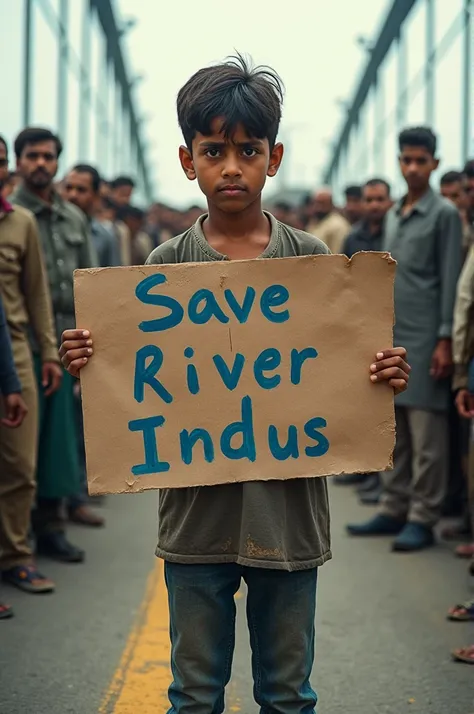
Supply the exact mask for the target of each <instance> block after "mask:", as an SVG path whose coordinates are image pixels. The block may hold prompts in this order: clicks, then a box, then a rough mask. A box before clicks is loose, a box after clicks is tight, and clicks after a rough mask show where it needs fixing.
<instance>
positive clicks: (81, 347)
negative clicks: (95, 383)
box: [59, 330, 94, 377]
mask: <svg viewBox="0 0 474 714" xmlns="http://www.w3.org/2000/svg"><path fill="white" fill-rule="evenodd" d="M93 352H94V350H93V343H92V339H91V333H90V332H89V330H65V331H64V332H63V334H62V338H61V347H60V348H59V356H60V358H61V362H62V365H63V367H64V369H66V370H67V371H68V372H69V374H71V375H72V376H73V377H79V376H80V371H81V369H83V367H85V366H86V364H87V363H88V361H89V359H90V358H91V357H92V355H93Z"/></svg>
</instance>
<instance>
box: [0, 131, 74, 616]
mask: <svg viewBox="0 0 474 714" xmlns="http://www.w3.org/2000/svg"><path fill="white" fill-rule="evenodd" d="M7 176H8V152H7V145H6V142H5V141H4V139H2V138H1V137H0V296H1V300H2V303H3V306H4V310H5V319H6V322H7V325H8V331H9V333H10V338H11V345H12V352H13V357H14V362H15V367H16V372H17V373H18V377H19V379H20V384H21V391H22V397H23V400H24V401H25V403H26V407H27V410H28V413H27V415H26V418H25V419H24V420H23V421H22V423H21V424H19V425H18V427H17V428H16V429H11V428H8V427H9V425H8V424H7V423H5V422H3V423H2V424H0V573H1V575H2V579H3V580H4V581H6V582H8V583H10V584H11V585H15V586H16V587H19V588H21V589H22V590H24V591H26V592H30V593H43V592H51V591H52V590H54V583H52V582H51V580H49V579H48V578H45V577H44V575H41V573H40V572H39V571H38V569H37V568H36V566H35V564H34V561H33V553H32V550H31V547H30V543H29V540H28V530H29V526H30V517H31V508H32V505H33V501H34V495H35V488H36V483H35V474H36V459H37V447H38V389H37V384H36V378H35V373H34V366H33V357H32V354H31V350H30V344H29V340H28V336H29V333H31V334H33V335H34V338H35V341H36V346H37V358H36V359H37V369H38V371H39V372H40V373H41V384H40V390H41V391H42V392H44V394H46V395H50V394H51V395H52V394H53V393H54V392H56V390H57V389H58V388H59V385H60V382H61V377H62V368H61V366H60V363H59V356H58V348H57V342H56V335H55V332H54V326H53V315H52V310H51V302H50V296H49V290H48V281H47V277H46V272H45V269H44V264H43V256H42V252H41V244H40V239H39V235H38V228H37V225H36V221H35V219H34V217H33V216H32V215H31V213H30V212H29V211H26V210H24V209H23V208H20V207H19V206H12V205H11V204H10V203H8V202H7V201H6V200H5V199H4V198H2V197H1V189H2V187H3V184H4V182H5V180H6V178H7ZM13 391H15V390H13ZM5 393H6V392H5ZM0 615H1V611H0Z"/></svg>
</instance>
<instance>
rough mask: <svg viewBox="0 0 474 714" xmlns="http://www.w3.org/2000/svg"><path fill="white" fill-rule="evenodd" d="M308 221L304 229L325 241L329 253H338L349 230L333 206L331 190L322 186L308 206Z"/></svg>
mask: <svg viewBox="0 0 474 714" xmlns="http://www.w3.org/2000/svg"><path fill="white" fill-rule="evenodd" d="M308 212H309V218H310V222H309V225H308V226H307V228H306V230H307V231H308V233H312V235H314V236H317V237H318V238H319V239H320V240H322V241H323V242H324V243H326V245H327V247H328V248H329V250H330V251H331V253H340V252H341V250H342V246H343V244H344V240H345V238H346V236H347V235H348V234H349V232H350V230H351V226H350V224H349V223H348V222H347V221H346V219H345V218H344V217H343V216H341V214H340V213H338V211H336V208H335V206H334V202H333V197H332V190H331V189H330V188H322V189H320V190H319V191H317V193H316V194H315V196H314V199H313V201H312V205H311V206H310V207H309V210H308Z"/></svg>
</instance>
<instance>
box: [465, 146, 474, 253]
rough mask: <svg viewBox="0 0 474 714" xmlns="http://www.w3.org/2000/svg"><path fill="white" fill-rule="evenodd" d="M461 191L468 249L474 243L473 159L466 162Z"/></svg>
mask: <svg viewBox="0 0 474 714" xmlns="http://www.w3.org/2000/svg"><path fill="white" fill-rule="evenodd" d="M463 189H464V195H465V200H466V225H467V228H466V236H465V240H467V241H468V244H469V247H470V246H471V245H472V244H473V243H474V159H471V160H470V161H467V162H466V165H465V166H464V171H463Z"/></svg>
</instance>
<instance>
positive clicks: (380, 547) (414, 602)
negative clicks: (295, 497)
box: [0, 487, 474, 714]
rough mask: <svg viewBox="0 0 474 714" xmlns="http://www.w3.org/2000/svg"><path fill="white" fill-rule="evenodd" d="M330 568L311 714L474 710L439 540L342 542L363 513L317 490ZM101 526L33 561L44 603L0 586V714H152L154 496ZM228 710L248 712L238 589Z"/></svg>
mask: <svg viewBox="0 0 474 714" xmlns="http://www.w3.org/2000/svg"><path fill="white" fill-rule="evenodd" d="M331 499H332V513H333V554H334V559H333V561H332V562H331V563H328V564H326V565H325V566H324V567H323V568H322V569H321V573H320V582H319V594H318V617H317V654H316V665H315V669H314V675H313V680H314V685H315V688H316V689H317V691H318V694H319V697H320V703H319V705H318V714H404V712H407V713H409V714H474V667H469V666H468V665H460V664H455V663H452V662H451V661H450V657H449V652H450V650H451V649H452V648H454V647H456V646H460V645H463V644H468V643H469V642H474V627H473V626H472V625H465V624H457V623H449V622H447V621H446V620H445V612H446V610H447V608H448V607H449V606H450V605H452V604H454V603H455V602H459V601H463V600H465V599H466V598H467V597H468V596H469V595H471V594H472V592H473V590H474V585H473V583H472V582H470V581H469V579H468V576H467V568H466V565H465V563H463V562H461V561H457V560H456V559H455V558H453V557H452V555H451V551H450V547H448V546H447V545H441V546H438V547H437V548H435V549H433V550H431V551H429V552H426V553H421V554H417V555H402V554H396V555H395V554H392V553H390V551H389V540H386V539H381V540H375V541H374V540H371V541H366V540H364V541H357V540H351V539H349V538H347V537H346V536H345V534H344V531H343V524H344V523H345V522H346V521H347V520H357V519H358V518H360V517H361V516H362V517H365V516H366V515H367V514H369V513H370V510H369V511H367V510H366V509H362V508H360V507H359V506H358V505H357V504H356V501H355V498H354V497H353V495H352V493H351V491H350V490H347V489H344V488H343V489H341V488H337V487H334V488H332V489H331ZM103 512H104V514H105V515H106V517H107V528H106V529H104V530H102V531H90V530H85V529H80V528H77V527H71V530H70V537H71V539H72V540H74V541H75V542H77V543H78V544H80V545H82V546H83V547H84V548H85V549H86V550H87V561H86V563H85V564H84V565H79V566H77V565H70V566H66V565H59V564H54V563H50V562H46V561H45V562H42V563H41V567H42V568H43V570H44V571H45V572H46V573H47V574H48V575H49V576H50V577H52V578H54V579H55V580H56V582H57V585H58V587H57V592H56V593H55V594H54V595H51V596H49V595H47V596H31V595H26V594H23V593H20V592H18V591H15V590H12V589H10V588H8V589H7V586H2V587H1V590H0V597H1V598H2V599H8V601H9V602H11V603H12V604H13V605H14V606H15V610H16V617H15V618H14V619H13V620H10V621H4V622H1V623H0V714H98V713H99V712H100V714H164V713H165V712H166V682H167V680H168V676H169V675H168V669H167V668H168V665H167V654H168V651H167V647H168V645H167V631H166V630H167V623H166V617H167V615H166V593H165V591H164V585H163V582H162V569H161V567H160V565H159V564H158V565H157V564H156V562H155V558H154V556H153V550H154V544H155V534H156V516H155V513H156V494H153V493H148V494H146V495H134V496H122V497H115V498H110V499H108V502H107V505H106V507H105V508H104V509H103ZM237 605H238V633H237V650H236V655H235V662H234V674H233V677H232V680H231V683H230V685H229V689H228V697H227V707H226V711H228V712H242V713H243V714H255V713H256V712H257V707H256V706H255V705H254V703H253V700H252V692H251V689H252V688H251V675H250V667H249V646H248V635H247V629H246V623H245V612H244V610H245V592H242V593H240V594H239V598H238V600H237Z"/></svg>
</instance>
